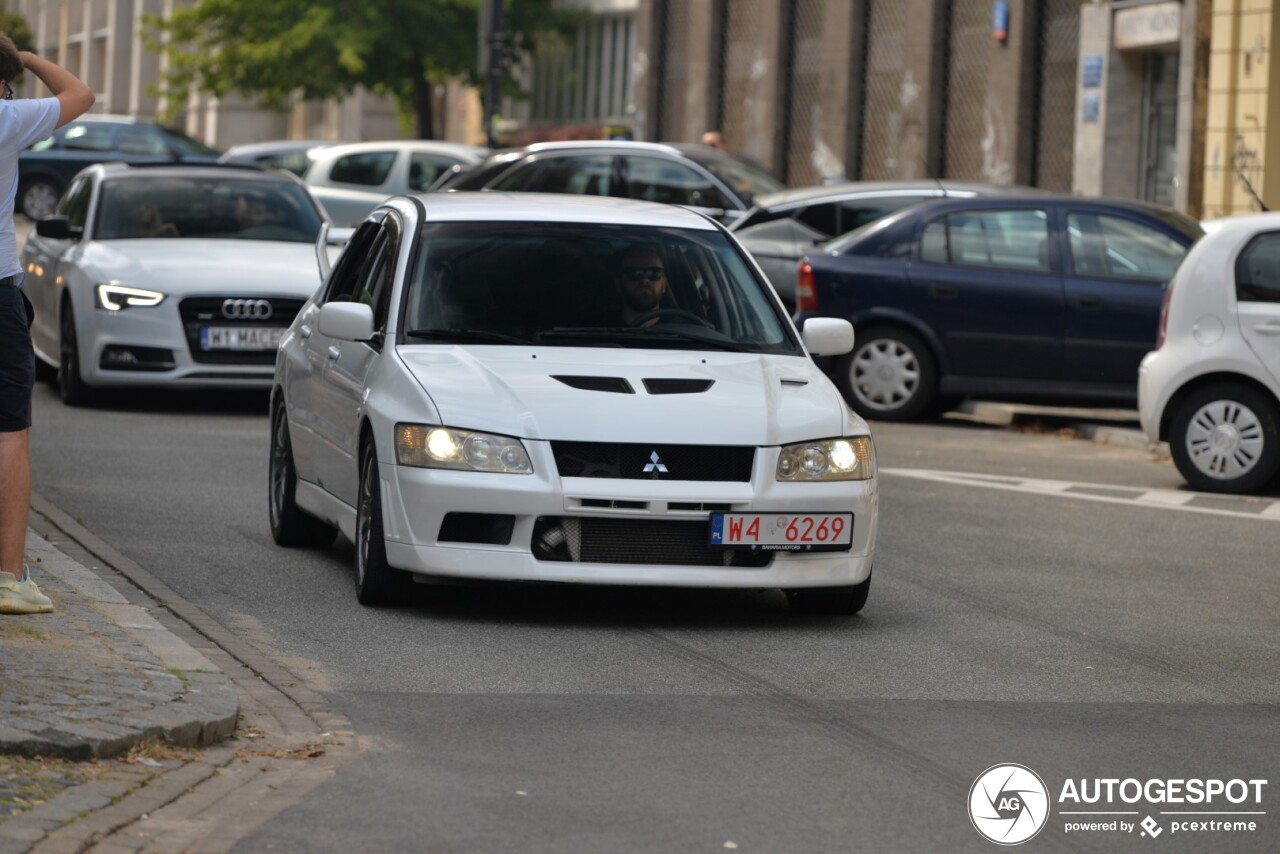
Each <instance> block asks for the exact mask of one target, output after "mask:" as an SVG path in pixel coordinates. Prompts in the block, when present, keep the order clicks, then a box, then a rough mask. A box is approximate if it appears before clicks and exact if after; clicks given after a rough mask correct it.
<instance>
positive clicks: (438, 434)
mask: <svg viewBox="0 0 1280 854" xmlns="http://www.w3.org/2000/svg"><path fill="white" fill-rule="evenodd" d="M396 461H397V462H399V463H400V465H402V466H421V467H424V468H432V469H461V470H463V471H496V472H505V473H506V474H533V463H531V462H530V461H529V454H528V453H526V452H525V449H524V445H522V444H520V440H519V439H512V438H510V437H509V436H494V435H493V434H491V433H472V432H470V431H468V430H455V429H454V428H452V427H436V426H432V425H429V424H397V425H396Z"/></svg>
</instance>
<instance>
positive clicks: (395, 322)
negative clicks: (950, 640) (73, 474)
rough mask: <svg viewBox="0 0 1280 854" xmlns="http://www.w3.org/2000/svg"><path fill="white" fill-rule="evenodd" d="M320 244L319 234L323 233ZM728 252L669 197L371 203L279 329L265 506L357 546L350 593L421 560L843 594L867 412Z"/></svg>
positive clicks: (827, 350)
mask: <svg viewBox="0 0 1280 854" xmlns="http://www.w3.org/2000/svg"><path fill="white" fill-rule="evenodd" d="M321 239H324V238H323V237H322V238H321ZM852 347H853V329H852V327H851V326H850V325H849V323H847V322H846V321H843V320H836V319H831V318H813V319H810V320H809V321H808V323H807V324H806V326H805V329H804V331H803V333H802V334H801V333H797V331H796V329H795V327H794V326H793V325H792V324H791V322H790V321H789V320H788V318H787V316H786V314H785V313H784V309H783V306H782V304H781V302H780V301H779V299H778V297H777V295H776V294H775V293H774V292H773V291H772V290H771V289H770V287H769V284H768V282H767V280H766V279H765V278H764V276H763V275H762V274H761V272H760V270H759V268H758V267H757V266H756V265H755V264H754V263H753V262H752V260H751V259H750V257H749V256H748V255H747V253H746V252H744V251H743V249H742V247H741V246H740V245H739V244H738V243H737V242H736V241H735V240H734V238H733V237H732V236H731V235H730V234H729V233H728V232H727V231H726V230H725V229H724V228H723V227H722V226H720V225H719V224H718V223H716V222H714V221H713V220H711V219H709V218H707V217H705V216H703V215H701V214H699V213H695V212H693V211H689V210H685V209H682V208H678V207H667V206H663V205H656V204H650V203H646V202H634V201H627V200H621V199H609V198H593V197H574V196H564V195H539V194H503V193H451V194H440V195H427V196H421V197H414V198H406V197H396V198H393V199H390V200H388V201H387V202H386V203H384V204H382V205H380V206H379V207H378V208H377V209H375V210H374V211H373V212H372V214H370V216H369V217H368V218H367V219H365V220H364V222H363V223H362V224H360V225H359V227H358V228H357V229H356V231H355V233H354V234H353V236H352V238H351V241H350V243H349V244H348V246H347V248H346V250H345V252H343V254H342V256H341V257H340V258H339V260H338V262H337V264H336V266H335V267H334V269H333V270H332V271H331V272H329V273H328V275H327V280H326V283H325V285H324V286H323V287H322V288H321V289H320V290H319V291H318V292H317V293H316V295H315V296H314V297H312V298H311V299H310V300H308V301H307V303H306V304H305V305H304V306H303V307H302V310H301V311H300V312H299V313H298V315H297V318H296V319H295V320H294V322H293V325H292V326H291V327H290V328H289V329H288V331H287V332H286V333H285V336H284V338H283V339H282V341H281V344H280V349H279V353H278V355H277V359H276V372H275V383H274V387H273V390H272V400H271V431H272V441H271V455H270V501H269V506H270V525H271V533H272V535H273V537H274V538H275V541H276V542H277V543H279V544H281V545H286V546H300V545H328V544H330V543H332V541H333V538H334V535H335V532H341V533H342V535H343V536H344V537H346V538H347V539H349V540H350V541H351V542H352V543H354V544H355V554H356V560H355V562H356V566H355V579H356V593H357V598H358V599H359V601H360V602H361V603H364V604H366V605H385V604H391V603H395V602H397V601H399V600H400V599H401V598H402V596H403V594H404V593H405V591H406V589H407V582H409V581H430V580H431V579H433V578H435V579H444V578H470V579H496V580H511V581H543V582H547V581H550V582H580V583H590V584H614V585H649V586H671V587H691V586H692V587H732V588H781V589H782V590H784V591H786V593H787V595H788V599H789V600H790V602H791V604H792V607H794V608H796V609H798V610H802V611H817V612H826V613H845V614H852V613H856V612H857V611H859V610H860V609H861V608H862V607H863V605H864V604H865V602H866V599H867V591H868V589H869V587H870V581H871V564H872V557H873V554H874V546H875V538H876V519H877V509H878V496H877V483H876V464H875V451H874V448H873V445H872V441H871V435H870V431H869V429H868V427H867V424H866V423H865V422H864V421H863V420H862V419H861V418H859V417H858V416H857V415H856V414H855V413H854V412H853V411H852V410H851V409H850V408H849V406H848V405H847V404H846V403H845V401H844V400H843V399H842V398H841V396H840V394H839V392H838V391H837V390H836V388H835V387H834V386H833V385H832V384H831V382H830V381H829V380H828V379H827V377H826V376H824V374H823V373H822V371H821V370H819V369H818V367H817V366H815V365H814V363H813V361H812V359H811V356H835V355H841V354H844V353H847V352H849V351H850V350H851V349H852Z"/></svg>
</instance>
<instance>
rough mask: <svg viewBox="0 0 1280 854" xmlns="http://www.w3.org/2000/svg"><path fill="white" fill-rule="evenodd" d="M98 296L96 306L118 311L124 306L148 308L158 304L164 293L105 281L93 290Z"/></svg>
mask: <svg viewBox="0 0 1280 854" xmlns="http://www.w3.org/2000/svg"><path fill="white" fill-rule="evenodd" d="M94 294H95V295H96V296H97V298H98V308H105V309H106V310H107V311H120V310H121V309H125V308H150V307H152V306H155V305H159V304H160V302H161V300H163V299H164V294H162V293H160V292H159V291H148V290H144V289H143V288H130V287H126V286H125V285H122V284H119V283H118V282H107V283H105V284H102V285H98V287H97V288H96V289H95V290H94Z"/></svg>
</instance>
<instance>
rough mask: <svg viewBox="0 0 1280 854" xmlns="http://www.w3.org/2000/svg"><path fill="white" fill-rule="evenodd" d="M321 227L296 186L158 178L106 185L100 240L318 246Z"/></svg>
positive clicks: (239, 180) (98, 231)
mask: <svg viewBox="0 0 1280 854" xmlns="http://www.w3.org/2000/svg"><path fill="white" fill-rule="evenodd" d="M320 222H321V220H320V214H319V212H318V211H317V210H316V207H315V205H314V204H313V203H312V201H311V198H310V196H308V195H307V191H306V190H305V189H304V188H303V187H299V186H297V185H296V184H293V183H292V182H286V181H270V180H262V179H254V178H223V177H203V176H202V177H194V176H193V177H185V176H160V175H156V176H154V177H152V176H148V177H145V178H136V177H133V178H127V179H117V180H114V181H111V180H108V181H104V182H103V183H102V190H101V198H100V200H99V203H98V219H97V226H96V234H95V237H96V239H98V240H126V239H128V240H132V239H137V238H149V237H157V238H159V237H201V238H221V239H230V240H279V241H284V242H287V243H314V242H315V241H316V237H317V235H318V234H319V233H320Z"/></svg>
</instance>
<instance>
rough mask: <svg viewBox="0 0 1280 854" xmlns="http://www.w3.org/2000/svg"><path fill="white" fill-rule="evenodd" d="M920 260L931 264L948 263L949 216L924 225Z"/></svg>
mask: <svg viewBox="0 0 1280 854" xmlns="http://www.w3.org/2000/svg"><path fill="white" fill-rule="evenodd" d="M920 260H921V261H927V262H929V263H930V264H946V263H947V261H948V260H949V259H948V255H947V218H946V217H945V216H944V217H940V218H939V219H935V220H934V221H933V222H931V223H929V224H928V225H926V226H925V227H924V234H922V235H921V236H920Z"/></svg>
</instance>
